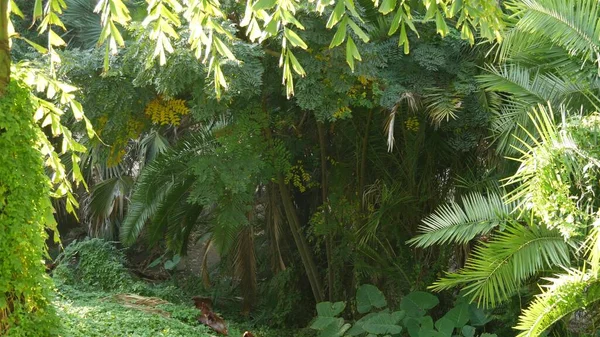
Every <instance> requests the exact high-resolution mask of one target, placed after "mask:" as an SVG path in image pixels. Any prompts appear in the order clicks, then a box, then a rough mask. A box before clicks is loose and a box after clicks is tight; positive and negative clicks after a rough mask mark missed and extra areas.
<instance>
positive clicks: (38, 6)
mask: <svg viewBox="0 0 600 337" xmlns="http://www.w3.org/2000/svg"><path fill="white" fill-rule="evenodd" d="M42 15H44V12H43V9H42V0H35V4H34V5H33V21H35V20H37V19H39V18H41V17H42Z"/></svg>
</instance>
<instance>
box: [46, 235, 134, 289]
mask: <svg viewBox="0 0 600 337" xmlns="http://www.w3.org/2000/svg"><path fill="white" fill-rule="evenodd" d="M57 263H58V265H57V266H56V268H55V269H54V271H53V276H54V279H55V280H56V281H57V282H59V283H60V284H65V285H70V286H73V287H77V288H80V289H83V290H111V291H116V290H118V289H122V290H124V289H129V288H130V287H131V286H132V283H133V280H132V278H131V276H130V275H129V273H128V272H127V269H126V268H125V267H124V266H123V263H124V256H123V253H122V252H120V251H119V250H117V249H116V248H115V247H114V246H113V245H112V244H111V243H110V242H107V241H104V240H102V239H88V240H84V241H79V242H77V241H75V242H73V243H71V244H70V245H69V246H67V247H66V248H65V250H64V252H63V253H61V255H60V256H59V257H58V258H57Z"/></svg>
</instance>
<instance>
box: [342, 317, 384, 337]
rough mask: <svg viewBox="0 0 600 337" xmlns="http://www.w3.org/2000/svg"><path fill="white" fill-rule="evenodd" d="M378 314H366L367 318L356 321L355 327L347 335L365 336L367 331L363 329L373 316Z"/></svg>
mask: <svg viewBox="0 0 600 337" xmlns="http://www.w3.org/2000/svg"><path fill="white" fill-rule="evenodd" d="M377 314H378V313H376V312H372V313H370V314H366V315H365V316H363V317H361V319H359V320H358V321H356V322H355V323H354V325H353V326H352V328H351V329H350V330H348V331H347V332H346V333H347V334H348V335H350V336H358V335H361V334H364V333H365V332H366V331H365V329H363V326H364V325H365V323H367V322H368V321H369V320H370V319H371V318H372V317H373V316H376V315H377Z"/></svg>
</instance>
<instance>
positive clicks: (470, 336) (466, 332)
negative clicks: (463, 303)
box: [461, 325, 475, 337]
mask: <svg viewBox="0 0 600 337" xmlns="http://www.w3.org/2000/svg"><path fill="white" fill-rule="evenodd" d="M461 331H462V334H463V336H465V337H474V336H475V328H474V327H472V326H470V325H465V326H463V328H462V329H461Z"/></svg>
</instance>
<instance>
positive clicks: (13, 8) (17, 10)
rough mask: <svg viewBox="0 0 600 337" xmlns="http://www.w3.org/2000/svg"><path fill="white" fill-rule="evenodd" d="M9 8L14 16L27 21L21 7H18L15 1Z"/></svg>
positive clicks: (12, 1) (12, 0)
mask: <svg viewBox="0 0 600 337" xmlns="http://www.w3.org/2000/svg"><path fill="white" fill-rule="evenodd" d="M9 6H10V12H11V13H12V14H14V15H16V16H18V17H20V18H21V19H25V15H23V12H21V9H20V8H19V6H17V3H16V2H15V1H14V0H10V3H9Z"/></svg>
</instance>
